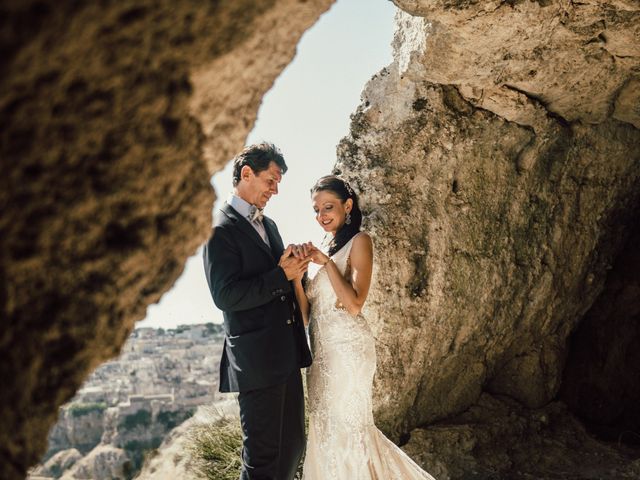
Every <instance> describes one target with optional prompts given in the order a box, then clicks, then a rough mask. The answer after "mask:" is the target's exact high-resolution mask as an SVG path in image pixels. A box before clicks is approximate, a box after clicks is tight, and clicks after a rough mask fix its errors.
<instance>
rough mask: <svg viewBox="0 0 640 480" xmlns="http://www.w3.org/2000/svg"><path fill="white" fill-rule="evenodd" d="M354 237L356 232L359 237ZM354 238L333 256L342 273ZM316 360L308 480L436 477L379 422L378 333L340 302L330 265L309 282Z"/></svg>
mask: <svg viewBox="0 0 640 480" xmlns="http://www.w3.org/2000/svg"><path fill="white" fill-rule="evenodd" d="M354 238H355V237H354ZM352 243H353V238H352V239H351V240H350V241H349V242H348V243H347V244H346V245H345V246H344V247H342V248H341V249H340V250H339V251H338V252H336V253H335V255H333V256H332V257H331V258H332V260H333V261H334V263H335V264H336V265H337V267H338V269H339V270H340V272H341V273H342V274H343V275H344V274H345V271H346V269H347V262H348V259H349V254H350V252H351V245H352ZM307 296H308V297H309V302H310V303H311V310H310V315H309V334H310V337H311V350H312V352H313V364H312V365H311V367H310V368H309V369H308V370H307V388H308V393H309V406H308V408H309V432H308V433H309V434H308V439H307V451H306V457H305V461H304V470H303V477H302V478H303V479H304V480H434V479H433V477H432V476H431V475H429V474H428V473H426V472H425V471H423V470H422V469H421V468H420V467H419V466H418V465H417V464H416V463H415V462H414V461H413V460H411V459H410V458H409V457H408V456H407V455H406V454H405V453H404V452H403V451H402V450H400V448H399V447H398V446H396V445H395V444H394V443H393V442H391V441H390V440H389V439H387V438H386V437H385V436H384V435H383V434H382V432H381V431H380V430H378V429H377V428H376V426H375V425H374V423H373V414H372V405H371V391H372V384H373V375H374V373H375V370H376V351H375V343H374V339H373V335H372V334H371V330H370V329H369V326H368V325H367V321H366V319H365V318H364V316H363V315H362V314H360V315H357V316H354V315H351V314H349V313H348V312H347V311H345V310H343V309H338V308H337V307H336V294H335V292H334V291H333V288H332V286H331V282H330V281H329V277H328V275H327V272H326V271H325V269H324V268H321V269H320V270H319V271H318V273H317V274H316V275H315V277H313V278H312V279H311V280H310V281H309V283H308V284H307Z"/></svg>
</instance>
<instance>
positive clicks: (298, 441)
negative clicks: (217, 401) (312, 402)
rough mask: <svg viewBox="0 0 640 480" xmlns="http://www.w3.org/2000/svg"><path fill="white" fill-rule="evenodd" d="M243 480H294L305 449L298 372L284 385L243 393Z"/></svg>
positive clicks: (240, 397) (301, 392) (240, 399)
mask: <svg viewBox="0 0 640 480" xmlns="http://www.w3.org/2000/svg"><path fill="white" fill-rule="evenodd" d="M238 403H239V404H240V423H241V424H242V433H243V440H242V464H243V465H242V473H241V474H240V480H292V479H293V477H294V475H295V473H296V469H297V467H298V464H299V462H300V458H301V457H302V453H303V451H304V446H305V436H304V393H303V391H302V376H301V374H300V370H299V369H297V368H296V369H295V370H294V372H293V373H292V374H291V375H290V376H289V378H288V379H287V381H286V382H285V383H283V384H280V385H274V386H272V387H267V388H261V389H258V390H250V391H248V392H241V393H240V394H239V395H238Z"/></svg>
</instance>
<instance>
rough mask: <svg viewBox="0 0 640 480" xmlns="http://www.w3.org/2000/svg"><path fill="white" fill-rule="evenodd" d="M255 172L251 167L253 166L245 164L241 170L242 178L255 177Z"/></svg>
mask: <svg viewBox="0 0 640 480" xmlns="http://www.w3.org/2000/svg"><path fill="white" fill-rule="evenodd" d="M254 175H255V174H254V173H253V170H252V169H251V167H250V166H249V165H244V166H243V167H242V169H241V170H240V180H247V181H249V180H251V177H253V176H254Z"/></svg>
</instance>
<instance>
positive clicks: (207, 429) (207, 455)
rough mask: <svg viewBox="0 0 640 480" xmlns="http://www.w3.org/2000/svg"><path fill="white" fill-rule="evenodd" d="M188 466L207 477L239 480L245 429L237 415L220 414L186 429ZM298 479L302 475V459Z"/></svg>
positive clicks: (211, 479)
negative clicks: (217, 417)
mask: <svg viewBox="0 0 640 480" xmlns="http://www.w3.org/2000/svg"><path fill="white" fill-rule="evenodd" d="M186 449H187V454H188V455H189V462H188V465H189V468H190V469H191V470H193V473H195V474H196V475H197V476H198V477H199V478H204V479H207V480H237V479H238V477H239V476H240V469H241V468H242V461H241V459H240V455H241V454H242V429H241V428H240V420H239V419H237V418H228V417H224V416H223V417H221V418H219V419H217V420H215V421H213V422H211V423H207V424H204V423H200V424H195V425H193V426H192V427H191V428H190V429H189V430H188V432H187V447H186ZM295 478H296V479H300V478H302V461H301V462H300V465H299V466H298V472H297V473H296V477H295Z"/></svg>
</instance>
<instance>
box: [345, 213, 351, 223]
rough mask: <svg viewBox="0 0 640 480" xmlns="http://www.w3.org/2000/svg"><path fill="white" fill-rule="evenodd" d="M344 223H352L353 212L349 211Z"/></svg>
mask: <svg viewBox="0 0 640 480" xmlns="http://www.w3.org/2000/svg"><path fill="white" fill-rule="evenodd" d="M344 223H346V224H347V225H351V214H350V213H349V212H347V216H346V217H345V219H344Z"/></svg>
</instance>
